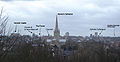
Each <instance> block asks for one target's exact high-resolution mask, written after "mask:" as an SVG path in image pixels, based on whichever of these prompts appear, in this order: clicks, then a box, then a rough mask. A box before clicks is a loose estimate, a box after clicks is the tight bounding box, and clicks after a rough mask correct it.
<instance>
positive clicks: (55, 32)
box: [54, 15, 60, 42]
mask: <svg viewBox="0 0 120 62" xmlns="http://www.w3.org/2000/svg"><path fill="white" fill-rule="evenodd" d="M54 38H55V39H56V42H59V38H60V30H59V28H58V19H57V15H56V25H55V30H54Z"/></svg>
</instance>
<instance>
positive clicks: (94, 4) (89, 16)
mask: <svg viewBox="0 0 120 62" xmlns="http://www.w3.org/2000/svg"><path fill="white" fill-rule="evenodd" d="M1 7H4V12H5V14H6V15H9V22H8V25H10V26H12V27H13V26H14V24H13V22H14V21H27V25H19V26H18V27H19V30H20V33H21V34H29V33H28V32H27V31H24V26H33V27H35V25H36V24H45V25H46V28H53V29H54V27H55V17H56V14H57V12H72V13H73V15H69V16H65V15H64V16H60V15H59V16H58V22H59V29H60V32H61V35H64V34H65V32H69V33H70V35H76V36H89V34H90V33H94V32H95V31H90V30H89V29H90V28H106V30H105V31H103V33H102V35H104V36H113V29H112V28H107V25H108V24H119V25H120V0H40V1H38V0H36V1H35V0H29V1H28V0H26V1H25V0H21V1H15V0H1V1H0V8H1ZM33 32H34V33H38V32H37V31H33ZM98 32H100V31H98ZM42 33H43V34H44V35H46V34H47V32H46V31H45V28H43V29H42ZM50 33H51V35H53V31H50ZM116 36H120V27H116Z"/></svg>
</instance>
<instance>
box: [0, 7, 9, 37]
mask: <svg viewBox="0 0 120 62" xmlns="http://www.w3.org/2000/svg"><path fill="white" fill-rule="evenodd" d="M3 12H4V10H3V8H2V9H1V11H0V36H3V35H5V33H6V25H7V22H8V16H6V15H3Z"/></svg>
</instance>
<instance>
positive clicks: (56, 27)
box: [55, 15, 58, 29]
mask: <svg viewBox="0 0 120 62" xmlns="http://www.w3.org/2000/svg"><path fill="white" fill-rule="evenodd" d="M55 29H58V20H57V15H56V26H55Z"/></svg>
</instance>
